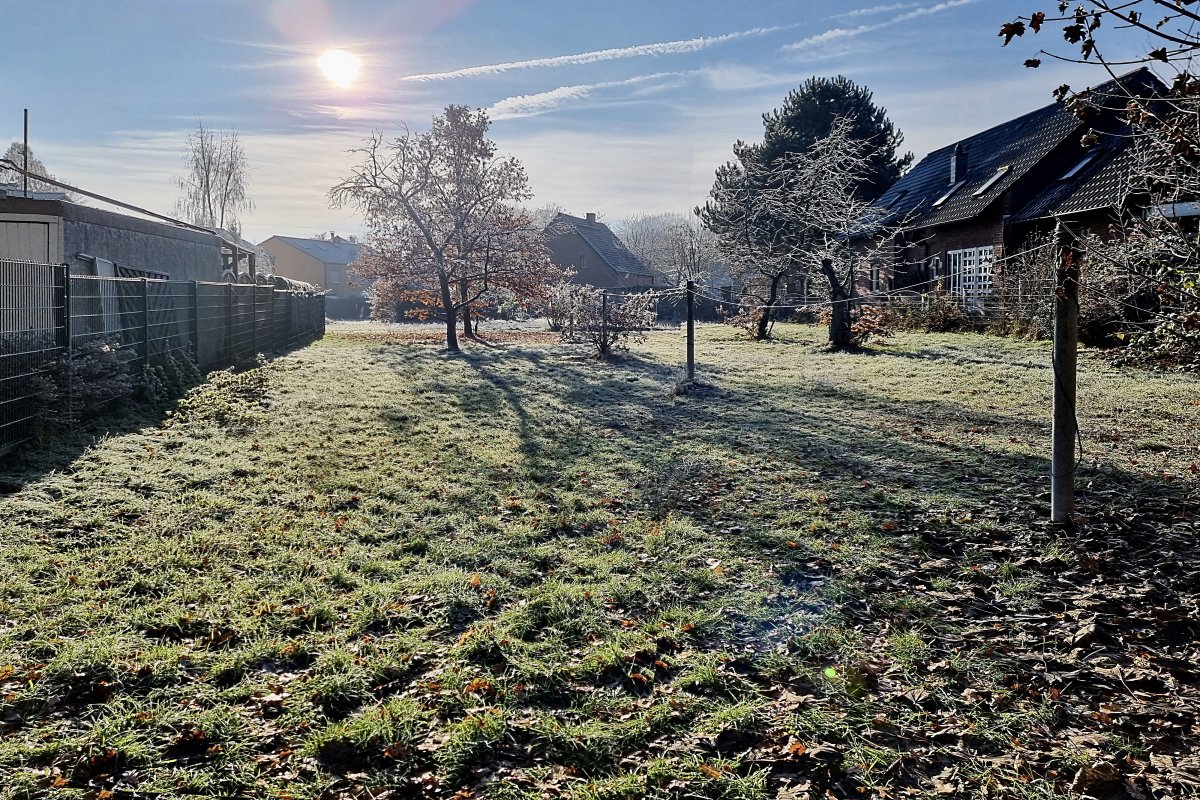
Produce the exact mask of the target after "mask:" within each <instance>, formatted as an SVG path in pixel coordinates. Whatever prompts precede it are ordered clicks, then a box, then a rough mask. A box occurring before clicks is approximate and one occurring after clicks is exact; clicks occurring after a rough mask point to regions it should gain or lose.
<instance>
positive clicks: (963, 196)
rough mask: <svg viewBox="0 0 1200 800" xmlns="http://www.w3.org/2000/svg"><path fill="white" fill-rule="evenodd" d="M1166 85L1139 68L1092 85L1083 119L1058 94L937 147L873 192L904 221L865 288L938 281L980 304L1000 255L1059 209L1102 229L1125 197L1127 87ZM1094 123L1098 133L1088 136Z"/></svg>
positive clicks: (1147, 93)
mask: <svg viewBox="0 0 1200 800" xmlns="http://www.w3.org/2000/svg"><path fill="white" fill-rule="evenodd" d="M1165 90H1166V87H1165V86H1164V85H1163V84H1162V83H1161V82H1160V81H1159V80H1158V79H1157V78H1155V77H1154V75H1153V74H1151V73H1150V72H1149V70H1146V69H1140V70H1137V71H1135V72H1132V73H1129V74H1128V75H1125V76H1122V77H1121V78H1119V79H1117V81H1111V82H1109V83H1107V84H1104V85H1103V86H1100V87H1097V88H1095V89H1094V90H1093V91H1092V93H1091V97H1093V98H1095V100H1094V101H1093V102H1092V103H1091V110H1090V113H1089V117H1088V118H1087V119H1086V120H1084V119H1080V118H1079V117H1078V116H1076V115H1075V114H1073V113H1072V112H1071V111H1069V110H1068V109H1067V108H1066V106H1064V105H1063V104H1061V103H1053V104H1050V105H1048V106H1045V107H1043V108H1039V109H1038V110H1036V111H1032V112H1030V113H1028V114H1025V115H1023V116H1021V117H1017V118H1016V119H1014V120H1010V121H1009V122H1005V123H1003V124H1001V125H997V126H996V127H994V128H990V129H988V130H986V131H983V132H982V133H977V134H975V135H974V136H969V137H967V138H966V139H963V140H962V141H959V142H955V143H953V144H950V145H947V146H946V147H943V148H941V149H939V150H935V151H934V152H932V153H930V154H929V155H928V156H926V157H925V158H923V159H922V160H921V161H920V162H919V163H918V164H917V165H916V166H915V167H913V168H912V169H911V170H910V171H909V172H907V173H906V174H905V175H904V176H903V177H901V178H900V180H898V181H897V182H896V183H895V184H894V185H893V186H892V187H891V188H890V189H888V190H887V191H886V192H885V193H884V194H883V195H882V196H881V197H880V198H879V199H878V200H876V201H875V207H876V208H878V209H881V210H883V211H884V212H885V217H886V219H887V221H888V222H889V223H891V224H894V225H898V226H899V227H900V229H901V230H900V233H899V234H898V235H897V236H896V237H895V238H894V239H893V240H892V241H891V242H890V243H889V244H890V245H891V246H890V247H888V248H886V249H884V250H882V251H881V254H880V257H877V258H876V259H874V261H873V263H872V264H871V265H870V268H869V270H867V271H866V274H865V275H863V276H861V277H860V280H861V282H862V284H861V286H860V288H861V289H862V290H863V291H864V292H866V293H871V292H882V291H890V290H897V289H906V288H912V289H913V290H916V291H921V292H924V291H930V290H932V289H933V288H934V287H935V286H940V288H942V289H944V290H946V291H949V292H951V293H952V294H954V295H955V296H957V297H959V298H960V299H962V300H964V301H966V302H967V303H968V304H971V305H974V304H978V303H979V302H981V299H982V298H983V297H985V296H986V295H988V294H989V293H990V292H991V290H992V275H993V264H994V263H995V262H996V261H997V260H998V259H1002V258H1003V257H1004V256H1005V255H1006V254H1012V253H1015V252H1017V251H1019V250H1020V249H1022V247H1023V246H1024V245H1025V244H1026V243H1027V242H1028V241H1029V240H1030V237H1031V236H1032V235H1033V234H1035V233H1039V232H1046V231H1047V230H1052V229H1053V227H1054V224H1055V220H1056V219H1059V218H1062V219H1065V220H1069V221H1071V222H1073V223H1075V226H1076V228H1077V229H1090V230H1096V231H1100V230H1103V229H1104V228H1106V227H1107V226H1108V224H1109V223H1110V222H1111V221H1112V220H1113V219H1114V212H1115V211H1116V210H1118V207H1119V206H1120V204H1121V202H1122V195H1123V193H1122V185H1123V180H1122V175H1123V169H1124V168H1125V167H1126V166H1127V164H1128V162H1129V158H1128V156H1129V152H1128V145H1129V142H1130V139H1129V137H1128V136H1126V135H1122V134H1125V133H1127V132H1128V129H1127V128H1126V127H1125V126H1124V124H1123V123H1122V122H1121V121H1120V118H1119V117H1120V113H1119V112H1120V110H1121V109H1123V108H1124V106H1125V102H1126V101H1125V99H1124V97H1127V96H1128V95H1129V94H1132V95H1136V96H1139V97H1153V96H1156V95H1158V94H1160V93H1163V92H1165ZM1126 93H1127V94H1126ZM1122 95H1124V97H1123V96H1122ZM1089 131H1095V132H1097V133H1098V134H1099V137H1098V142H1097V143H1095V144H1092V145H1091V146H1085V144H1084V143H1083V139H1084V137H1085V135H1086V134H1088V132H1089Z"/></svg>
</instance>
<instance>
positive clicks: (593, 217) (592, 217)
mask: <svg viewBox="0 0 1200 800" xmlns="http://www.w3.org/2000/svg"><path fill="white" fill-rule="evenodd" d="M587 221H588V222H595V221H596V214H595V212H593V211H589V212H588V215H587Z"/></svg>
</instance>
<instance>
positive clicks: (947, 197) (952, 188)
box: [933, 178, 967, 208]
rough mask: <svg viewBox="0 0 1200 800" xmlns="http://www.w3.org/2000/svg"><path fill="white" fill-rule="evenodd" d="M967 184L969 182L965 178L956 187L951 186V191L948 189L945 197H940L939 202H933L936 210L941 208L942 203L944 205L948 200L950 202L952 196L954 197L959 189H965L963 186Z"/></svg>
mask: <svg viewBox="0 0 1200 800" xmlns="http://www.w3.org/2000/svg"><path fill="white" fill-rule="evenodd" d="M966 182H967V181H966V179H965V178H964V179H963V180H961V181H959V182H958V183H956V184H954V185H953V186H951V187H950V188H949V189H947V190H946V193H945V194H944V195H942V196H941V197H939V198H938V199H937V200H934V201H933V205H934V207H935V208H936V207H937V206H940V205H941V204H942V203H944V202H946V201H947V200H949V199H950V196H951V195H953V194H954V193H955V192H957V191H958V190H959V189H961V188H962V187H963V184H964V183H966Z"/></svg>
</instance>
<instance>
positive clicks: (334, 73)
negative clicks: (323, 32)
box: [317, 50, 362, 88]
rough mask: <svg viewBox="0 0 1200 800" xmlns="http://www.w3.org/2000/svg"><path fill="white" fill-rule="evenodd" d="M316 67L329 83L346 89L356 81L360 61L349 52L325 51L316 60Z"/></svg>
mask: <svg viewBox="0 0 1200 800" xmlns="http://www.w3.org/2000/svg"><path fill="white" fill-rule="evenodd" d="M317 67H318V68H320V70H321V74H322V75H324V76H325V77H326V78H328V79H329V81H330V82H331V83H334V84H337V85H338V86H341V87H342V88H346V87H349V86H351V85H353V84H354V81H356V80H357V79H358V72H359V70H360V69H362V59H361V58H359V57H358V56H356V55H355V54H354V53H351V52H350V51H349V50H326V51H325V52H324V53H321V57H320V58H318V59H317Z"/></svg>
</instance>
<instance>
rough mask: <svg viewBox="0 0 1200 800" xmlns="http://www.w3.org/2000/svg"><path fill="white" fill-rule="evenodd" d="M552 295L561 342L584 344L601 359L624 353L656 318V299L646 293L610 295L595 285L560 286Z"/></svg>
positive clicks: (642, 338) (644, 336)
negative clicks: (560, 316) (559, 321)
mask: <svg viewBox="0 0 1200 800" xmlns="http://www.w3.org/2000/svg"><path fill="white" fill-rule="evenodd" d="M556 295H557V298H558V299H557V303H558V309H559V310H558V311H557V312H556V313H559V314H563V316H564V317H565V321H564V323H563V326H562V329H561V330H562V338H563V341H565V342H576V343H582V344H588V345H590V346H591V347H593V348H594V349H595V351H596V354H597V355H599V356H600V357H601V358H604V357H607V356H608V355H610V354H611V353H612V352H613V351H614V350H628V349H629V343H630V342H631V341H643V340H644V339H645V338H646V331H648V330H650V329H651V328H653V327H654V322H655V320H656V319H657V317H658V300H657V299H656V298H655V296H654V295H653V294H651V293H649V292H644V293H641V294H611V293H607V292H606V291H605V290H604V289H599V288H597V287H595V286H588V285H579V284H562V286H561V289H560V290H558V291H557V292H556ZM606 295H607V297H606ZM564 312H565V314H564Z"/></svg>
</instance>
